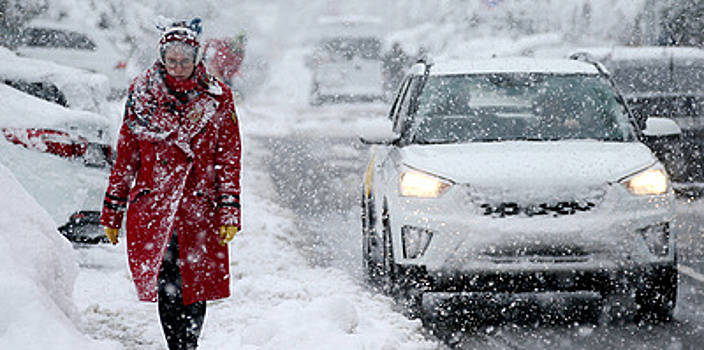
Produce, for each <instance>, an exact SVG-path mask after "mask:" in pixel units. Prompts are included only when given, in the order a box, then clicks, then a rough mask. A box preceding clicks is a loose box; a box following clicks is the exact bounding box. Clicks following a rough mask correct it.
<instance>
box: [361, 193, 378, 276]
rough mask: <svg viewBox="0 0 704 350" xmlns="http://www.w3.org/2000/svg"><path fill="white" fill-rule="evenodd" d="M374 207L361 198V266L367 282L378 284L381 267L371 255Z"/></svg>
mask: <svg viewBox="0 0 704 350" xmlns="http://www.w3.org/2000/svg"><path fill="white" fill-rule="evenodd" d="M374 220H375V217H374V207H373V204H372V200H371V199H370V198H367V197H366V196H364V195H363V196H362V264H363V267H364V273H365V277H366V278H367V280H368V281H369V282H370V283H372V284H378V283H379V282H380V279H381V276H382V274H383V273H382V266H381V264H380V263H379V262H378V261H375V260H374V258H373V256H372V254H373V252H372V250H373V249H374V247H373V241H374V240H375V238H374V236H375V230H376V228H375V225H374Z"/></svg>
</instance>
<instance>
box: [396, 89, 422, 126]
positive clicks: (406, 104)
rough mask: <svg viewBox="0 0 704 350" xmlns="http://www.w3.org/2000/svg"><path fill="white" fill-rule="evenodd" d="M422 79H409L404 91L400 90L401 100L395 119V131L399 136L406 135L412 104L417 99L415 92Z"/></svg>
mask: <svg viewBox="0 0 704 350" xmlns="http://www.w3.org/2000/svg"><path fill="white" fill-rule="evenodd" d="M420 82H421V78H420V77H417V76H414V77H411V78H409V79H408V80H407V81H406V82H404V84H403V89H402V90H400V91H401V93H400V94H399V96H400V97H399V100H398V101H397V102H396V103H397V105H396V111H395V118H394V131H395V132H397V133H399V134H404V133H405V132H406V129H407V128H408V127H409V123H408V122H409V120H410V116H411V112H412V109H411V108H412V106H413V104H412V102H413V100H414V98H415V96H414V92H415V91H416V90H417V88H418V85H419V84H420Z"/></svg>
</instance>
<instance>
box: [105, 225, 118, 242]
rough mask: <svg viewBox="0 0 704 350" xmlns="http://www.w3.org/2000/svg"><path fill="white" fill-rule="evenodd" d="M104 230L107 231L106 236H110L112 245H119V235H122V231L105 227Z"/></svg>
mask: <svg viewBox="0 0 704 350" xmlns="http://www.w3.org/2000/svg"><path fill="white" fill-rule="evenodd" d="M103 229H105V235H106V236H108V239H109V240H110V243H112V244H113V245H115V244H117V242H118V241H117V235H118V234H119V233H120V229H119V228H112V227H107V226H106V227H103Z"/></svg>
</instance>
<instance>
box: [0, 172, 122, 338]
mask: <svg viewBox="0 0 704 350" xmlns="http://www.w3.org/2000/svg"><path fill="white" fill-rule="evenodd" d="M0 192H1V193H2V194H3V195H2V196H0V213H2V214H1V215H0V270H2V275H3V277H2V279H0V314H2V315H3V316H2V317H1V318H0V349H71V350H72V349H76V348H80V349H106V348H108V346H107V345H109V344H106V343H104V342H103V343H98V342H95V341H91V340H89V339H88V338H87V337H85V336H84V335H82V334H81V333H80V332H79V331H78V330H77V328H76V326H75V323H76V322H77V321H78V319H79V314H78V312H77V310H76V305H75V304H74V301H73V296H72V294H73V287H74V282H75V280H76V276H77V274H78V266H77V264H76V260H75V254H74V252H73V249H72V248H71V245H70V243H69V242H68V241H67V240H66V239H64V238H63V237H62V236H61V235H60V234H59V233H58V232H57V231H56V228H55V225H54V222H53V221H52V220H51V218H50V217H49V215H48V214H47V213H46V211H45V210H44V209H42V207H41V206H40V205H39V204H38V203H37V202H36V201H35V200H34V199H33V198H32V197H30V196H29V194H27V192H26V191H25V190H24V188H23V187H22V186H21V185H20V184H19V182H17V179H16V178H15V176H14V175H13V174H12V173H11V172H10V171H9V170H8V169H7V168H6V167H5V166H3V165H0Z"/></svg>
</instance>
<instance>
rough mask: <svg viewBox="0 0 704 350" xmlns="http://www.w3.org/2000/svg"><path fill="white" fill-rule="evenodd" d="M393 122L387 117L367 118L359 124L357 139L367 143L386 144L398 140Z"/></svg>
mask: <svg viewBox="0 0 704 350" xmlns="http://www.w3.org/2000/svg"><path fill="white" fill-rule="evenodd" d="M398 138H399V135H398V134H397V133H396V132H394V130H393V124H392V123H391V121H390V120H389V119H387V118H381V117H380V118H375V119H373V120H367V121H364V122H362V123H360V125H359V139H360V140H361V141H362V143H364V144H367V145H388V144H392V143H394V142H395V141H396V140H398Z"/></svg>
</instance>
